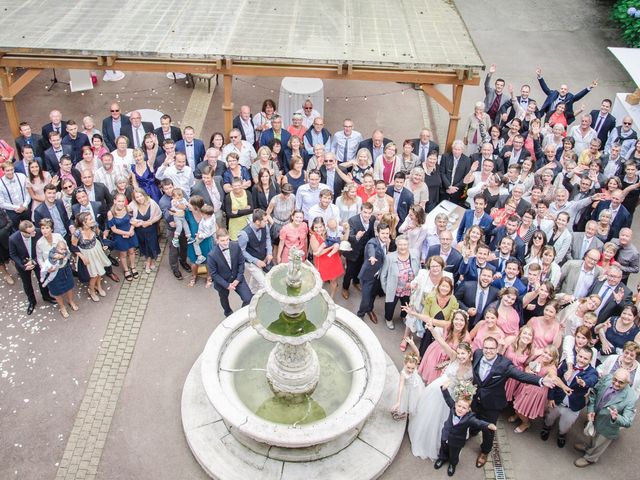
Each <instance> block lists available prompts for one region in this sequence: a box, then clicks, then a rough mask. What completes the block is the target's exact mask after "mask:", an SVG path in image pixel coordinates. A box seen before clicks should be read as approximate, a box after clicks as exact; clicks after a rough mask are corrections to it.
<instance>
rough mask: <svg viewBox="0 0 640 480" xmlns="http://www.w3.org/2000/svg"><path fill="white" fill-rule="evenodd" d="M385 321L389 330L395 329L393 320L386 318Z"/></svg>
mask: <svg viewBox="0 0 640 480" xmlns="http://www.w3.org/2000/svg"><path fill="white" fill-rule="evenodd" d="M385 322H387V328H388V329H389V330H395V329H396V326H395V325H394V324H393V320H385Z"/></svg>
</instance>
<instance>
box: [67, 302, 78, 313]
mask: <svg viewBox="0 0 640 480" xmlns="http://www.w3.org/2000/svg"><path fill="white" fill-rule="evenodd" d="M69 306H70V307H71V310H73V311H74V312H77V311H78V310H79V308H80V307H78V305H76V304H75V303H70V304H69Z"/></svg>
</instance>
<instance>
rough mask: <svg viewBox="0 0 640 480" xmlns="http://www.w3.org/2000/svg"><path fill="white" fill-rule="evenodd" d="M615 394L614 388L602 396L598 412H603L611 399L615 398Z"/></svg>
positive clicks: (610, 388)
mask: <svg viewBox="0 0 640 480" xmlns="http://www.w3.org/2000/svg"><path fill="white" fill-rule="evenodd" d="M614 393H615V390H614V389H613V387H609V388H607V391H606V392H604V395H602V398H601V399H600V401H599V402H598V410H601V409H602V408H603V407H604V406H605V405H606V404H607V402H608V401H609V400H611V397H613V394H614Z"/></svg>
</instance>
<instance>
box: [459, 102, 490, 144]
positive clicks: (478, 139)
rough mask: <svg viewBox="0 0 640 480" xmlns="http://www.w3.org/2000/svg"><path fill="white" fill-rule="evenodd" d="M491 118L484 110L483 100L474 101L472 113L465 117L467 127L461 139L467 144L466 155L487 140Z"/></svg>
mask: <svg viewBox="0 0 640 480" xmlns="http://www.w3.org/2000/svg"><path fill="white" fill-rule="evenodd" d="M489 128H491V118H490V117H489V115H488V114H487V113H486V112H485V111H484V102H476V103H475V105H474V107H473V113H472V114H471V115H469V118H468V119H467V128H466V130H465V134H464V137H463V139H462V141H463V142H464V144H465V145H466V146H467V155H471V154H473V153H476V152H477V151H478V146H479V145H482V144H483V143H484V142H485V141H488V140H489Z"/></svg>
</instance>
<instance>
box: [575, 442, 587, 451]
mask: <svg viewBox="0 0 640 480" xmlns="http://www.w3.org/2000/svg"><path fill="white" fill-rule="evenodd" d="M573 448H575V449H576V450H577V451H579V452H586V451H587V446H586V445H585V444H584V443H574V444H573Z"/></svg>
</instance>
